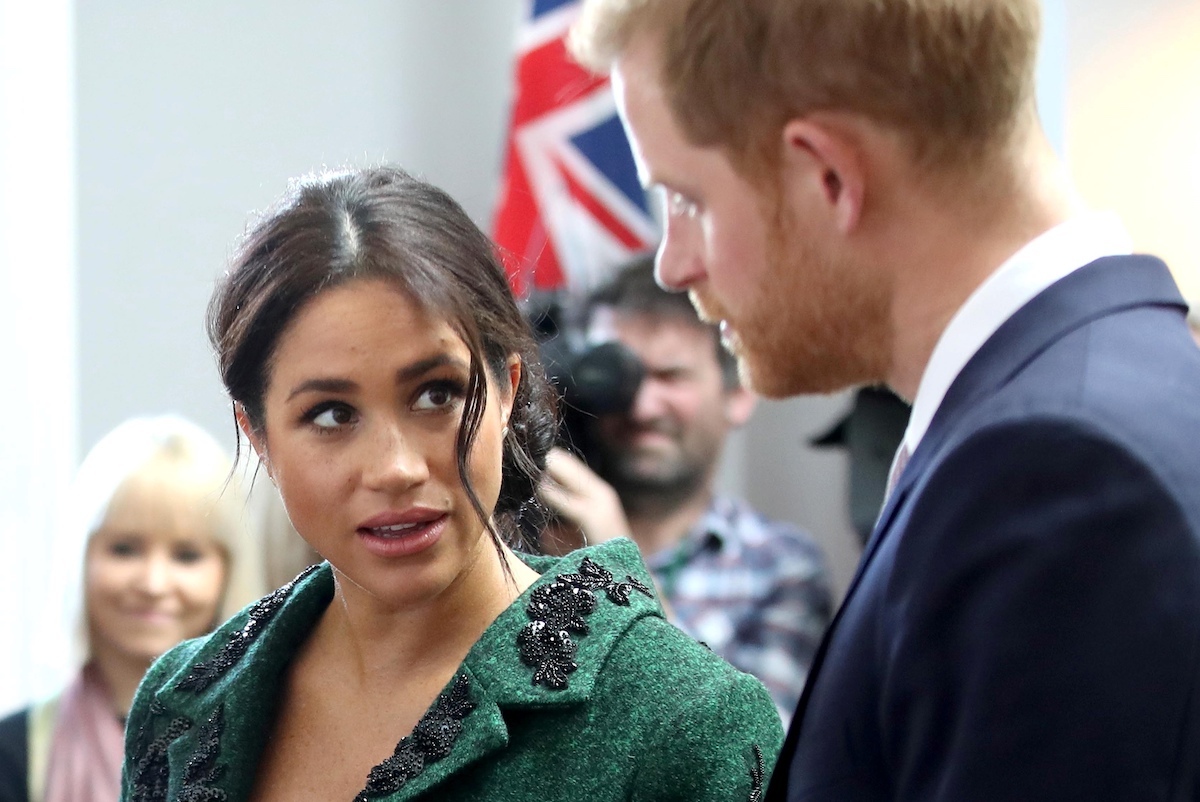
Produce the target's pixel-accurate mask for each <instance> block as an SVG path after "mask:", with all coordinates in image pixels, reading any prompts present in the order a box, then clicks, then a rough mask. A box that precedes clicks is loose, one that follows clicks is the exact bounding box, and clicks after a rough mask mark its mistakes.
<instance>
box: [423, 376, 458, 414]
mask: <svg viewBox="0 0 1200 802" xmlns="http://www.w3.org/2000/svg"><path fill="white" fill-rule="evenodd" d="M461 397H462V389H461V388H460V387H459V386H458V385H457V384H454V383H452V382H437V383H436V384H431V385H429V386H428V387H426V388H425V389H424V390H422V391H421V394H420V395H419V396H417V401H416V403H415V404H413V409H418V410H428V409H445V408H446V407H450V406H453V405H454V404H455V402H457V401H458V399H459V398H461Z"/></svg>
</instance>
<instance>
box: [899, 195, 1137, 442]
mask: <svg viewBox="0 0 1200 802" xmlns="http://www.w3.org/2000/svg"><path fill="white" fill-rule="evenodd" d="M1132 252H1133V240H1132V239H1131V238H1130V236H1129V233H1128V232H1127V231H1126V230H1125V226H1124V225H1123V224H1122V223H1121V220H1120V218H1119V217H1117V215H1116V214H1114V213H1112V212H1088V213H1085V214H1081V215H1078V216H1076V217H1072V218H1071V219H1069V220H1066V221H1065V222H1063V223H1060V224H1058V225H1057V226H1055V227H1054V228H1052V229H1050V230H1049V231H1046V232H1045V233H1043V234H1041V235H1040V236H1038V237H1036V238H1035V239H1033V240H1032V241H1030V242H1029V243H1027V244H1026V245H1025V246H1024V247H1023V248H1021V249H1020V250H1019V251H1017V252H1016V253H1015V254H1013V255H1012V257H1010V258H1009V259H1008V261H1006V262H1004V264H1002V265H1000V266H999V267H998V268H996V270H995V271H994V272H993V273H992V274H991V275H990V276H988V278H987V279H986V280H985V281H984V282H983V283H982V284H980V285H979V286H978V287H976V288H975V291H974V292H973V293H971V295H970V297H968V298H967V300H966V302H965V303H964V304H963V305H962V306H961V307H959V310H958V311H957V312H956V313H955V314H954V317H953V318H951V319H950V323H949V325H947V326H946V329H945V331H943V332H942V335H941V337H939V338H938V341H937V345H936V346H935V347H934V349H933V354H932V355H931V356H930V358H929V364H928V365H926V366H925V372H924V373H923V374H922V375H921V383H920V385H919V386H918V388H917V396H916V398H914V399H913V407H912V414H911V416H910V417H909V421H908V429H907V430H906V431H905V432H904V440H903V445H904V446H907V447H908V453H909V454H911V453H913V452H914V451H916V449H917V446H918V445H919V444H920V442H921V438H923V437H924V436H925V432H926V431H928V430H929V424H930V423H932V422H933V416H934V414H935V413H937V410H938V407H940V406H941V404H942V399H943V398H944V397H945V396H946V391H947V390H949V389H950V385H951V384H953V383H954V380H955V379H956V378H958V374H959V373H960V372H961V371H962V369H963V367H965V366H966V364H967V362H968V361H970V359H971V357H973V356H974V355H975V353H976V352H977V351H978V350H979V349H980V348H981V347H983V344H984V343H985V342H987V340H988V338H990V337H991V336H992V335H993V334H995V333H996V330H997V329H999V328H1000V326H1001V325H1003V324H1004V322H1005V321H1006V320H1008V319H1009V318H1010V317H1012V316H1013V315H1014V314H1016V312H1017V310H1018V309H1020V308H1021V307H1022V306H1024V305H1025V304H1026V303H1028V302H1029V301H1030V300H1032V299H1033V298H1034V296H1036V295H1038V294H1039V293H1040V292H1042V291H1043V290H1045V289H1046V288H1047V287H1049V286H1050V285H1051V284H1053V283H1054V282H1056V281H1058V280H1059V279H1061V278H1065V277H1066V276H1068V275H1070V274H1071V273H1073V272H1075V271H1076V270H1078V269H1079V268H1081V267H1084V266H1085V265H1088V264H1091V263H1092V262H1094V261H1096V260H1097V259H1100V258H1102V257H1105V256H1118V255H1128V254H1130V253H1132Z"/></svg>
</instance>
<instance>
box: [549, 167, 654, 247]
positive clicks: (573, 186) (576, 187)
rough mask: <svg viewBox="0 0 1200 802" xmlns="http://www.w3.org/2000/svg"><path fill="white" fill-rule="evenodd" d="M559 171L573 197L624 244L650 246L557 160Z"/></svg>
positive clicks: (628, 245)
mask: <svg viewBox="0 0 1200 802" xmlns="http://www.w3.org/2000/svg"><path fill="white" fill-rule="evenodd" d="M555 165H556V166H557V167H558V172H559V173H560V174H561V175H562V177H563V181H565V182H566V184H567V191H568V192H570V193H571V197H572V198H574V199H575V200H576V201H578V202H579V203H580V204H581V205H582V206H583V208H585V209H587V211H588V213H589V214H590V215H591V216H592V217H594V218H596V220H597V221H599V222H600V224H601V225H602V226H604V228H606V229H607V230H608V231H609V232H611V233H612V235H613V236H615V237H616V238H617V241H619V242H620V243H621V244H622V245H624V246H625V247H626V248H629V249H630V250H634V249H636V248H646V247H649V244H650V243H648V242H646V240H644V239H643V238H642V237H639V236H638V235H637V234H635V233H634V232H633V231H631V230H630V229H629V227H628V226H626V225H625V224H624V223H622V222H621V221H620V220H619V219H618V218H617V217H616V215H614V214H613V213H612V212H610V211H609V210H608V209H607V208H606V207H605V206H604V205H603V204H602V203H600V201H598V200H596V196H595V195H593V194H592V193H590V192H588V190H587V187H585V186H584V185H583V184H581V183H579V181H578V179H576V178H575V176H573V175H571V171H570V170H568V169H567V166H566V165H565V164H563V163H562V162H561V161H556V162H555Z"/></svg>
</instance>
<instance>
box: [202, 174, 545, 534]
mask: <svg viewBox="0 0 1200 802" xmlns="http://www.w3.org/2000/svg"><path fill="white" fill-rule="evenodd" d="M365 278H372V279H378V278H382V279H386V280H387V281H390V282H392V283H394V284H395V285H396V286H397V288H398V289H400V290H401V291H403V292H404V293H405V294H406V295H407V296H409V297H410V298H412V299H413V301H414V302H415V303H416V304H417V305H418V306H420V307H421V308H422V309H424V310H426V311H429V312H435V313H437V314H439V315H442V316H444V317H445V318H446V320H447V321H448V322H449V323H450V325H451V326H452V327H453V328H454V329H455V331H456V332H457V333H458V335H459V336H460V337H462V340H463V342H464V343H466V346H467V348H468V349H469V351H470V354H471V364H470V371H469V375H468V380H467V391H466V399H465V403H464V407H463V414H462V420H461V422H460V423H459V428H458V435H457V438H456V441H455V449H456V453H457V461H458V474H459V477H460V479H461V481H462V483H463V487H464V488H465V489H466V492H467V496H468V497H469V498H470V500H471V504H472V505H473V506H474V508H475V511H476V512H477V513H478V514H479V516H480V518H481V519H482V520H483V521H484V523H485V525H486V526H487V528H488V531H489V533H490V534H491V536H492V539H493V541H494V542H495V544H496V547H497V548H498V549H499V548H500V544H501V542H507V543H508V544H509V545H511V546H513V547H516V548H526V547H530V546H531V545H532V544H530V543H523V542H521V541H522V540H523V538H522V535H521V527H520V526H519V525H518V523H519V521H518V519H519V517H520V514H521V512H522V510H523V509H524V508H525V507H526V506H527V505H530V504H533V503H535V502H534V501H533V498H534V490H535V488H536V486H537V482H538V481H539V479H540V478H541V475H542V472H543V471H544V470H545V466H546V454H547V452H548V451H549V449H550V447H551V445H552V444H553V442H554V435H555V432H556V426H557V423H556V419H555V401H554V399H555V396H554V394H553V391H552V390H551V389H550V386H549V384H548V383H547V381H546V377H545V373H544V371H543V369H542V367H541V364H540V362H539V361H538V357H537V352H538V351H537V344H536V341H535V339H534V337H533V333H532V331H531V330H530V328H529V325H528V323H527V322H526V320H525V318H524V317H523V316H522V315H521V312H520V311H519V309H518V307H517V304H516V301H515V299H514V298H513V295H512V291H511V289H510V288H509V285H508V280H507V278H506V276H505V274H504V270H503V268H502V267H501V266H500V264H499V262H498V261H497V259H496V255H495V249H494V246H493V244H492V242H491V240H489V239H488V237H487V236H486V235H485V234H484V233H483V232H482V231H480V230H479V228H478V227H477V226H476V225H475V224H474V223H473V222H472V221H471V219H470V218H469V217H468V216H467V214H466V212H464V211H463V209H462V207H460V206H459V205H458V204H457V203H456V202H455V201H454V199H452V198H451V197H450V196H449V195H447V194H446V193H445V192H443V191H442V190H440V189H438V188H437V187H434V186H432V185H430V184H428V183H426V182H424V181H421V180H418V179H416V178H414V177H412V176H410V175H409V174H408V173H406V172H404V171H403V170H399V169H396V168H389V167H376V168H369V169H362V170H351V171H344V172H337V173H325V174H321V175H317V176H314V177H308V178H305V179H302V180H299V181H297V182H295V183H294V184H293V185H292V187H291V188H290V190H289V191H288V193H287V194H286V195H285V196H284V197H283V198H282V199H281V200H280V201H279V202H278V203H277V204H276V205H275V206H274V207H272V208H271V209H269V210H267V211H266V212H265V213H264V214H263V215H262V217H261V218H260V219H259V220H258V221H257V222H255V223H254V224H253V225H252V226H251V227H250V229H249V231H248V232H247V233H246V235H245V237H244V238H243V240H242V242H241V244H240V246H239V248H238V250H237V252H236V253H235V254H234V257H233V259H232V262H231V266H230V268H229V270H228V271H227V272H226V273H225V275H224V276H223V277H222V278H221V280H220V282H219V283H218V285H217V288H216V291H215V292H214V294H213V297H212V300H211V301H210V302H209V307H208V336H209V339H210V340H211V342H212V344H213V347H214V348H215V349H216V353H217V362H218V368H219V370H220V373H221V380H222V381H223V382H224V384H225V389H226V390H227V391H228V392H229V395H230V397H231V399H232V400H233V402H234V403H235V404H240V405H241V406H242V408H243V409H244V411H245V414H246V416H247V418H248V419H249V422H250V425H251V427H252V428H253V429H255V430H256V431H263V429H264V425H265V421H264V409H263V396H264V394H265V392H266V388H267V384H268V382H269V380H270V371H271V363H272V359H273V357H274V354H275V350H276V348H277V347H278V344H279V338H280V335H281V334H282V333H283V331H284V330H285V329H286V328H287V327H288V325H289V323H290V322H291V321H292V320H293V319H294V318H295V316H296V314H297V313H298V312H299V311H300V309H301V308H302V307H303V306H304V305H305V304H306V303H308V302H309V301H311V300H312V299H313V298H314V297H316V296H317V295H319V294H320V293H322V292H324V291H325V290H328V289H330V288H332V287H336V286H339V285H342V284H345V283H347V282H349V281H354V280H357V279H365ZM512 354H516V355H517V356H518V357H520V359H521V366H522V367H521V380H520V383H519V384H518V385H517V389H516V393H515V397H514V398H513V407H512V413H511V415H510V416H509V420H508V434H507V436H505V438H504V445H503V448H504V458H503V477H502V479H501V485H500V496H499V499H498V500H497V502H496V509H495V523H496V525H495V526H493V524H492V521H491V518H490V517H489V516H488V515H487V514H486V512H485V510H484V509H483V506H482V505H481V503H480V501H479V497H478V496H477V495H476V493H475V489H474V488H473V487H472V485H471V481H470V478H469V476H468V473H467V462H468V459H467V458H468V455H469V454H470V451H471V448H472V446H473V445H474V442H475V437H476V433H477V431H478V428H479V423H480V420H481V419H482V416H483V411H484V406H485V404H486V403H487V382H486V376H485V374H484V371H485V370H486V371H487V375H490V376H491V378H492V379H493V380H494V381H497V382H498V383H501V384H503V381H502V377H506V376H507V362H508V358H509V356H510V355H512ZM497 529H499V530H500V531H497Z"/></svg>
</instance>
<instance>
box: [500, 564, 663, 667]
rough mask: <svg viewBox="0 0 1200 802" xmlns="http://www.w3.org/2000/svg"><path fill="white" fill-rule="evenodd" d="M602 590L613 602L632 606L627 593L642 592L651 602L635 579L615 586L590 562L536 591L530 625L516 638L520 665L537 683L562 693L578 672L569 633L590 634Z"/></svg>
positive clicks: (609, 574)
mask: <svg viewBox="0 0 1200 802" xmlns="http://www.w3.org/2000/svg"><path fill="white" fill-rule="evenodd" d="M596 590H603V591H604V593H605V595H606V596H608V598H609V599H610V600H611V601H612V602H613V603H614V604H619V605H622V606H627V605H628V604H629V594H630V593H631V592H633V591H635V590H636V591H638V592H639V593H643V594H645V595H646V596H648V597H650V598H653V597H654V594H652V593H651V592H650V588H648V587H646V586H645V584H643V583H642V582H640V581H638V580H637V579H635V578H634V577H632V576H626V577H625V581H624V582H615V581H613V575H612V572H611V571H609V570H608V569H607V568H605V567H604V566H602V565H599V564H597V563H595V562H592V560H591V559H590V558H588V557H584V558H583V562H582V563H581V564H580V566H579V572H578V573H575V574H559V575H558V576H557V577H555V579H554V581H553V582H551V583H549V584H547V585H542V586H541V587H539V588H537V589H536V590H534V591H533V594H532V596H531V598H530V602H529V605H528V606H527V607H526V608H525V613H526V615H528V616H529V617H530V618H531V619H532V620H531V621H530V622H529V623H528V624H526V625H525V626H524V627H522V629H521V632H520V634H518V635H517V647H518V648H519V649H520V651H521V662H523V663H525V665H527V666H532V667H533V668H534V669H535V670H534V672H533V684H534V685H545V686H546V687H547V688H552V689H554V690H562V689H564V688H566V687H567V677H568V675H569V674H571V673H572V672H574V671H575V670H576V669H578V668H579V665H578V664H577V663H576V662H575V652H576V650H577V649H578V647H577V645H576V644H575V641H573V640H572V639H571V633H575V634H576V635H586V634H588V623H587V620H586V619H585V616H587V615H590V614H591V613H592V611H593V610H595V609H596V594H595V593H593V591H596Z"/></svg>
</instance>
